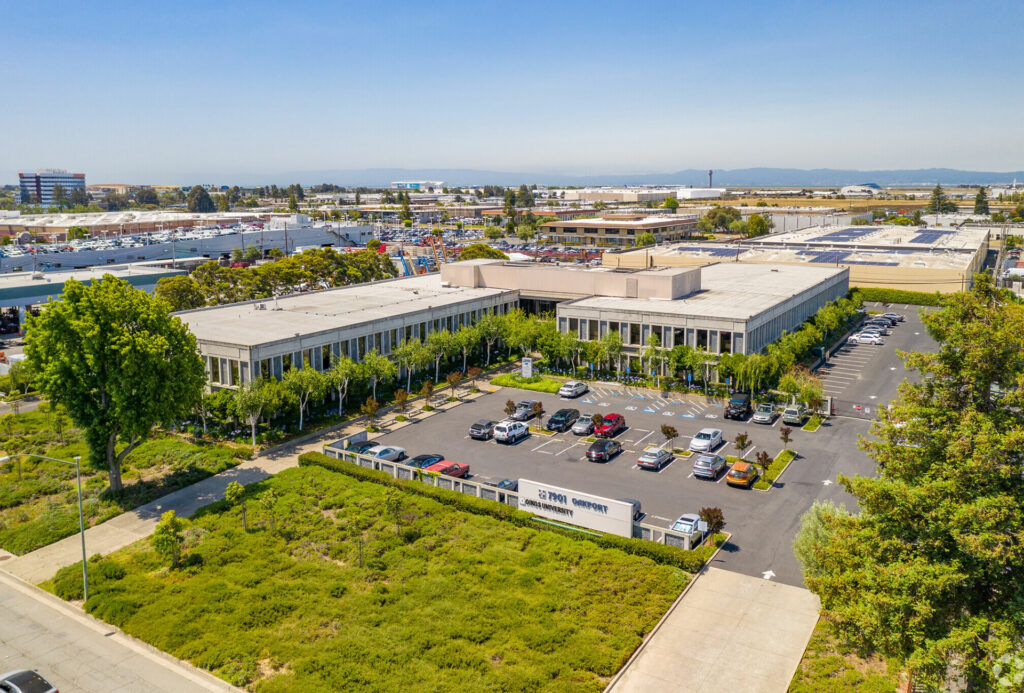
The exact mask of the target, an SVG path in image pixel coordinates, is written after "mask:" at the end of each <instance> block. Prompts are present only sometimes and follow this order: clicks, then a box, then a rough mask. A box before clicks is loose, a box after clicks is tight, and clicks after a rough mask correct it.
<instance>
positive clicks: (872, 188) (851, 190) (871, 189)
mask: <svg viewBox="0 0 1024 693" xmlns="http://www.w3.org/2000/svg"><path fill="white" fill-rule="evenodd" d="M884 192H885V191H884V190H882V188H881V186H879V185H877V184H875V183H864V184H863V185H847V186H844V187H843V188H841V189H840V190H839V194H840V195H845V196H846V197H874V196H875V195H881V194H882V193H884Z"/></svg>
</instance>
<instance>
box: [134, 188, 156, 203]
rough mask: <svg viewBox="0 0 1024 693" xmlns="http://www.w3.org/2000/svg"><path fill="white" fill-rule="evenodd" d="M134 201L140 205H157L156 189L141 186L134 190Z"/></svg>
mask: <svg viewBox="0 0 1024 693" xmlns="http://www.w3.org/2000/svg"><path fill="white" fill-rule="evenodd" d="M135 203H136V204H140V205H158V204H160V198H158V197H157V195H156V190H153V188H142V189H140V190H137V191H136V192H135Z"/></svg>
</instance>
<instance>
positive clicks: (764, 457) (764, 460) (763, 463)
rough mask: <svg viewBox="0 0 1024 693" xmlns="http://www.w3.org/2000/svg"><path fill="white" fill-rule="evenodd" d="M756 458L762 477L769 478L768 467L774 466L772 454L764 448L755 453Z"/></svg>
mask: <svg viewBox="0 0 1024 693" xmlns="http://www.w3.org/2000/svg"><path fill="white" fill-rule="evenodd" d="M754 460H755V461H756V462H757V466H759V467H760V468H761V477H762V478H764V479H767V474H768V468H769V467H771V466H772V456H771V455H769V454H768V453H767V451H765V450H762V451H761V452H759V453H757V454H756V455H754Z"/></svg>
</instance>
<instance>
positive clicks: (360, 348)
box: [356, 336, 366, 361]
mask: <svg viewBox="0 0 1024 693" xmlns="http://www.w3.org/2000/svg"><path fill="white" fill-rule="evenodd" d="M356 348H357V351H356V354H357V355H358V356H359V360H360V361H362V360H363V354H365V353H366V337H365V336H364V337H360V338H359V340H358V342H357V347H356Z"/></svg>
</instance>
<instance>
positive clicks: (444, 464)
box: [423, 460, 469, 479]
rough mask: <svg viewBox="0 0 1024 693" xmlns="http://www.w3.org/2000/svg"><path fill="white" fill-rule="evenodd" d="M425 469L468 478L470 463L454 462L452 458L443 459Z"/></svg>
mask: <svg viewBox="0 0 1024 693" xmlns="http://www.w3.org/2000/svg"><path fill="white" fill-rule="evenodd" d="M423 471H425V472H437V473H438V474H444V475H445V476H457V477H460V478H463V479H464V478H466V475H467V474H469V465H468V464H463V463H462V462H452V461H451V460H441V461H440V462H438V463H437V464H432V465H430V466H429V467H427V468H426V469H424V470H423Z"/></svg>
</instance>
